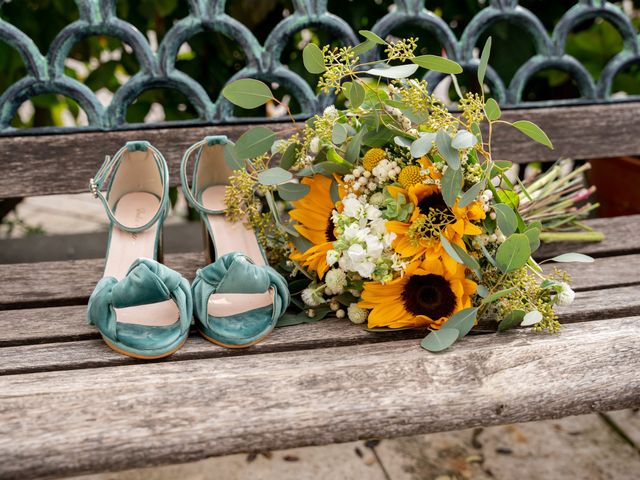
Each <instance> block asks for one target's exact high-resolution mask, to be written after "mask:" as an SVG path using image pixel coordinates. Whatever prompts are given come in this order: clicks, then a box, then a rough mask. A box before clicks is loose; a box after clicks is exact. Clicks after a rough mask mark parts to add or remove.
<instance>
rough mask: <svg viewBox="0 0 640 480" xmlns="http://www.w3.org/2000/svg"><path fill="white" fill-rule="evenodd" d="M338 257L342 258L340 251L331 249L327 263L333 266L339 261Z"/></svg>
mask: <svg viewBox="0 0 640 480" xmlns="http://www.w3.org/2000/svg"><path fill="white" fill-rule="evenodd" d="M338 258H340V254H339V253H338V252H336V251H335V250H329V251H328V252H327V265H329V266H331V265H333V264H335V263H336V262H337V261H338Z"/></svg>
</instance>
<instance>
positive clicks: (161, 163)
mask: <svg viewBox="0 0 640 480" xmlns="http://www.w3.org/2000/svg"><path fill="white" fill-rule="evenodd" d="M146 150H150V151H151V153H152V155H153V159H154V160H155V162H156V164H157V166H158V171H159V172H160V181H161V182H162V197H161V198H160V206H159V207H158V211H157V212H156V213H155V215H154V216H153V217H152V218H151V220H149V221H148V222H147V223H145V224H144V225H142V226H140V227H129V226H127V225H123V224H122V223H120V222H119V221H118V219H117V218H116V216H115V213H114V212H113V210H112V209H111V206H110V205H109V201H108V200H107V197H105V195H104V194H103V193H102V191H101V190H102V188H103V187H104V186H105V185H106V186H107V188H110V187H111V182H112V181H113V176H114V175H115V172H116V171H117V170H118V166H119V164H120V161H121V160H122V155H123V154H124V153H125V152H126V151H129V152H139V151H146ZM168 178H169V168H168V167H167V161H166V160H165V158H164V156H163V155H162V153H160V151H159V150H158V149H157V148H155V147H154V146H153V145H151V144H150V143H149V142H147V141H134V142H127V143H126V145H125V146H124V147H122V148H121V149H120V150H118V151H117V152H116V154H115V155H114V156H113V157H111V156H109V155H107V156H106V157H105V159H104V162H103V164H102V166H101V167H100V168H99V169H98V171H97V172H96V174H95V175H94V176H93V178H91V179H90V180H89V191H90V192H91V193H92V194H93V196H94V197H96V198H98V199H100V201H101V202H102V205H103V206H104V209H105V211H106V212H107V217H108V218H109V220H110V221H111V222H112V223H113V224H115V225H117V226H118V228H120V229H122V230H124V231H126V232H130V233H140V232H143V231H145V230H148V229H149V228H150V227H151V226H152V225H153V224H155V223H156V222H157V221H158V220H159V219H160V217H161V216H163V215H165V214H166V210H167V207H168V205H169V182H168V181H167V180H168Z"/></svg>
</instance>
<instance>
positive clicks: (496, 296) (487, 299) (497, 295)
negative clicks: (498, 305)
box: [482, 287, 517, 305]
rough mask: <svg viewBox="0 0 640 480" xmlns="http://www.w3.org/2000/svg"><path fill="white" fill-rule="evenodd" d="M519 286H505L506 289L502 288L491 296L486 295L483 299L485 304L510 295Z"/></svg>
mask: <svg viewBox="0 0 640 480" xmlns="http://www.w3.org/2000/svg"><path fill="white" fill-rule="evenodd" d="M516 288H517V287H511V288H505V289H504V290H500V291H498V292H495V293H492V294H491V295H489V296H486V297H485V298H484V300H482V304H483V305H488V304H490V303H493V302H495V301H496V300H500V299H501V298H502V297H505V296H507V295H509V294H510V293H512V292H514V291H515V290H516Z"/></svg>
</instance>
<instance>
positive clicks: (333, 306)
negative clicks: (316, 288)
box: [329, 298, 340, 312]
mask: <svg viewBox="0 0 640 480" xmlns="http://www.w3.org/2000/svg"><path fill="white" fill-rule="evenodd" d="M329 308H330V309H331V311H332V312H337V311H338V310H340V302H338V301H337V300H336V299H335V298H334V299H333V300H331V301H330V302H329Z"/></svg>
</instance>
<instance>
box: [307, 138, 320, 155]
mask: <svg viewBox="0 0 640 480" xmlns="http://www.w3.org/2000/svg"><path fill="white" fill-rule="evenodd" d="M309 150H311V152H312V153H318V152H319V151H320V138H319V137H313V138H312V139H311V141H310V142H309Z"/></svg>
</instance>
